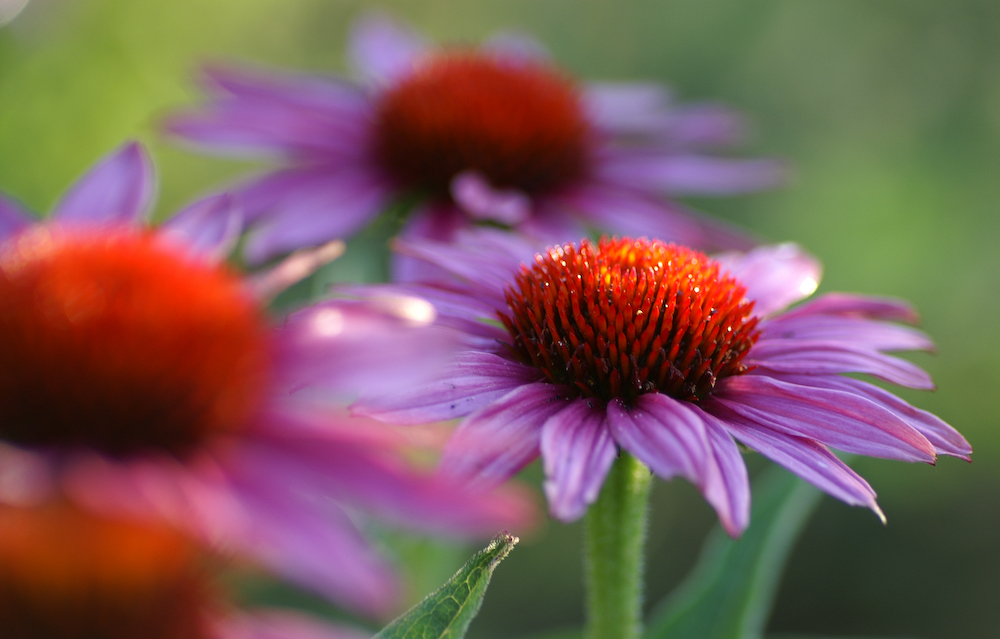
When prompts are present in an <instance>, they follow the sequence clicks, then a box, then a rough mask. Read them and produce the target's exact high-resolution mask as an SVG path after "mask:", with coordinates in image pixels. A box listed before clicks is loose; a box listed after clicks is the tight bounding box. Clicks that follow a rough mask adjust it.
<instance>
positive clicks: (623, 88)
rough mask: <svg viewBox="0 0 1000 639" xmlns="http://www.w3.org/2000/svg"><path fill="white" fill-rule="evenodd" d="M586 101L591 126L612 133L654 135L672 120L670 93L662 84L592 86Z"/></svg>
mask: <svg viewBox="0 0 1000 639" xmlns="http://www.w3.org/2000/svg"><path fill="white" fill-rule="evenodd" d="M582 100H583V105H584V109H586V112H587V115H588V118H589V119H590V121H591V123H592V124H593V125H594V126H595V127H597V128H598V129H603V130H605V131H608V132H610V133H623V134H628V133H650V132H653V131H657V130H660V129H661V128H662V127H663V125H664V123H665V122H666V121H667V119H668V117H669V116H668V111H667V110H668V108H669V106H670V93H669V92H668V91H667V90H666V89H665V88H664V87H663V86H661V85H659V84H649V83H638V82H636V83H591V84H588V85H587V86H586V88H584V90H583V95H582Z"/></svg>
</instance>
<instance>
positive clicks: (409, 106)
mask: <svg viewBox="0 0 1000 639" xmlns="http://www.w3.org/2000/svg"><path fill="white" fill-rule="evenodd" d="M350 54H351V59H352V61H353V63H354V65H355V67H356V70H357V73H358V75H360V77H361V78H362V80H363V81H364V82H365V84H366V86H363V87H358V86H356V85H354V84H350V83H347V82H344V81H339V80H334V79H330V78H307V77H294V76H289V75H278V74H268V73H261V72H248V71H237V70H221V69H212V70H210V71H209V72H208V80H209V87H210V89H211V90H212V92H213V94H214V95H213V98H212V100H211V101H210V102H209V103H208V104H207V105H206V106H205V108H203V109H202V110H200V111H194V112H190V113H186V114H180V115H178V116H176V117H174V118H173V119H172V120H171V121H170V122H169V125H168V128H169V130H170V131H171V132H173V133H174V134H175V135H178V136H180V137H181V138H183V139H185V140H187V141H190V142H193V143H195V144H197V145H199V146H200V147H203V148H207V149H210V150H216V151H223V152H232V151H237V152H238V151H242V152H251V153H260V152H270V153H277V154H279V155H280V156H282V157H283V158H284V162H285V166H284V168H282V169H280V170H278V171H275V172H273V173H269V174H266V175H264V176H262V177H260V178H258V179H256V180H253V181H252V182H250V183H249V184H247V185H246V186H245V187H244V189H243V196H244V199H245V202H246V206H247V210H248V220H249V221H250V223H251V225H252V226H253V230H252V231H251V236H250V238H249V240H248V242H247V245H246V254H247V257H248V258H249V259H250V260H251V261H252V262H259V261H263V260H266V259H268V258H270V257H272V256H274V255H277V254H280V253H282V252H286V251H288V250H291V249H295V248H299V247H302V246H309V245H314V244H318V243H321V242H324V241H327V240H330V239H332V238H337V237H343V236H347V235H349V234H351V233H353V232H354V231H355V230H357V229H358V228H359V227H360V226H361V225H363V224H365V223H366V222H367V221H369V220H371V219H372V218H373V217H374V216H375V215H376V214H378V213H379V212H380V211H382V210H384V209H385V208H387V206H388V205H389V204H390V203H392V202H394V201H398V200H401V199H404V198H406V197H410V196H412V195H414V194H416V195H418V196H419V197H418V200H419V202H420V203H419V204H418V206H417V209H416V210H415V212H414V213H413V215H412V217H411V218H410V220H409V222H408V223H407V225H406V227H405V228H404V230H403V235H404V237H408V238H420V237H423V238H432V239H436V240H442V241H448V240H450V239H452V238H453V237H454V236H455V233H456V232H458V230H459V229H461V228H465V227H468V226H469V225H471V224H474V223H477V222H484V221H487V222H491V223H496V224H500V225H505V226H508V227H516V228H517V229H518V230H520V231H522V232H525V233H528V234H532V235H534V236H536V237H539V238H543V239H545V240H546V241H551V242H562V241H566V240H568V239H575V238H578V237H581V236H582V235H585V232H584V230H585V229H586V228H588V227H592V226H596V227H598V228H602V229H606V230H609V231H614V232H621V233H652V234H654V235H656V236H658V237H664V238H668V239H672V240H675V241H682V242H684V243H686V244H689V245H697V246H704V247H718V246H722V247H746V246H748V245H749V242H748V240H747V238H746V237H745V236H744V235H741V234H740V233H736V232H734V231H732V230H729V229H728V228H726V227H725V226H723V225H721V224H719V223H713V222H710V221H708V220H705V219H702V218H699V217H698V216H696V215H694V214H692V213H690V212H687V211H685V210H684V209H683V207H682V206H680V205H679V204H677V203H676V202H674V201H671V200H669V199H665V198H666V197H672V196H677V195H684V194H709V195H729V194H734V193H741V192H747V191H754V190H758V189H762V188H766V187H769V186H773V185H774V184H776V183H777V182H779V181H780V180H781V179H782V175H783V169H782V167H781V165H780V164H779V163H777V162H774V161H772V160H761V159H733V158H727V157H721V156H720V155H719V154H718V153H717V151H716V149H717V148H719V147H726V146H731V145H734V144H735V143H737V142H738V141H739V139H740V137H741V132H742V128H743V127H742V124H741V122H740V119H739V118H738V116H736V115H735V114H733V113H731V112H730V111H728V110H726V109H723V108H721V107H718V106H715V105H695V106H691V107H678V106H675V105H673V104H672V103H671V101H670V97H669V95H668V93H667V92H666V91H665V90H664V89H662V88H661V87H659V86H656V85H652V84H618V85H612V84H591V85H580V84H578V83H576V82H575V81H573V80H572V79H571V78H569V77H568V76H567V75H566V74H565V73H564V72H563V71H561V70H560V69H559V68H558V67H556V66H555V65H554V64H553V63H552V61H551V60H550V59H549V58H548V57H547V55H546V54H545V52H544V51H543V50H542V48H541V47H540V46H539V45H537V44H536V43H534V42H532V41H530V40H528V39H526V38H517V37H512V36H509V35H508V36H505V37H497V38H494V39H493V40H491V41H489V42H487V43H485V44H483V45H482V46H481V47H479V48H470V47H462V48H445V49H438V48H435V47H432V46H430V45H428V44H426V43H424V42H423V41H422V40H421V38H420V37H419V36H417V35H416V34H414V33H413V32H411V31H410V30H408V29H407V28H405V27H403V26H400V25H398V24H396V23H393V22H391V21H389V20H387V19H385V18H381V17H376V16H368V17H366V18H363V19H361V20H359V21H358V22H357V24H356V25H355V27H354V29H353V31H352V33H351V44H350ZM396 269H397V272H396V275H397V276H398V277H401V278H407V279H413V278H417V277H418V276H419V271H420V269H421V266H420V265H419V263H416V262H413V261H409V260H408V259H407V258H405V257H404V258H401V259H400V260H399V261H397V263H396Z"/></svg>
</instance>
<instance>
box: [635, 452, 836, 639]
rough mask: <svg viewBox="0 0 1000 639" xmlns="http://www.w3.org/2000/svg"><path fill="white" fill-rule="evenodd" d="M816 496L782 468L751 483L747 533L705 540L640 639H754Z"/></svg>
mask: <svg viewBox="0 0 1000 639" xmlns="http://www.w3.org/2000/svg"><path fill="white" fill-rule="evenodd" d="M820 495H821V493H820V492H819V490H817V489H816V488H814V487H813V486H811V485H809V484H807V483H805V482H803V481H801V480H800V479H798V478H797V477H796V476H795V475H792V474H791V473H789V472H787V471H785V470H784V469H782V468H778V467H773V468H769V469H768V470H767V471H765V472H764V473H761V475H760V476H759V478H758V479H757V480H756V481H755V482H754V494H753V510H752V513H751V519H750V522H751V523H750V527H749V528H747V530H746V531H744V533H743V536H742V537H741V538H740V539H739V540H735V541H734V540H733V539H730V538H729V537H728V536H727V535H726V534H725V533H724V532H722V530H721V529H718V528H717V529H716V530H714V531H713V532H712V534H711V535H710V536H709V539H708V541H707V542H706V544H705V547H704V549H703V550H702V554H701V557H700V558H699V559H698V563H697V564H696V565H695V568H694V570H692V572H691V574H690V575H689V576H688V578H687V579H686V580H685V581H684V582H683V583H682V584H681V585H680V586H679V587H678V588H677V589H676V590H675V591H674V592H673V593H672V594H671V595H670V597H669V598H668V599H667V600H666V601H664V602H663V604H661V605H660V606H659V608H658V609H657V610H656V611H655V612H654V614H653V616H652V619H650V622H649V625H648V627H647V628H648V629H647V631H646V634H645V637H646V639H675V638H680V637H698V638H699V639H759V638H760V637H761V636H762V635H763V632H764V626H765V625H766V624H767V619H768V617H769V616H770V612H771V606H772V605H773V603H774V597H775V594H776V592H777V589H778V584H779V582H780V579H781V573H782V572H783V570H784V566H785V560H786V559H787V557H788V553H789V552H790V551H791V549H792V546H793V545H794V543H795V540H796V539H797V538H798V536H799V532H800V531H801V530H802V528H803V526H804V524H805V522H806V521H807V520H808V518H809V515H810V514H811V513H812V511H813V509H814V508H815V507H816V504H817V503H818V502H819V498H820Z"/></svg>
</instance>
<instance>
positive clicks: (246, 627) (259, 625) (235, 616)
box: [212, 608, 371, 639]
mask: <svg viewBox="0 0 1000 639" xmlns="http://www.w3.org/2000/svg"><path fill="white" fill-rule="evenodd" d="M212 631H213V632H212V637H215V638H216V639H369V638H370V637H371V632H369V631H366V630H363V629H361V628H354V627H351V626H344V625H340V624H333V623H330V622H328V621H320V620H319V619H318V618H315V617H311V616H307V615H304V614H302V613H300V612H294V611H291V610H280V609H277V608H270V609H255V610H253V611H252V612H241V613H231V614H229V615H227V616H225V617H223V618H221V619H216V620H214V621H213V623H212Z"/></svg>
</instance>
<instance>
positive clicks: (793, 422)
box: [714, 375, 936, 463]
mask: <svg viewBox="0 0 1000 639" xmlns="http://www.w3.org/2000/svg"><path fill="white" fill-rule="evenodd" d="M714 397H715V400H716V401H717V402H719V403H720V404H722V405H724V406H725V407H726V408H728V409H729V410H731V411H732V412H734V413H737V414H738V415H741V416H742V417H744V418H745V419H747V420H749V421H751V422H754V423H758V424H761V425H762V426H765V427H767V428H770V429H771V430H775V431H778V432H781V433H785V434H788V435H791V436H796V437H806V438H809V439H814V440H816V441H818V442H820V443H822V444H826V445H828V446H832V447H833V448H838V449H840V450H844V451H847V452H851V453H858V454H860V455H868V456H870V457H882V458H886V459H900V460H903V461H923V462H928V463H933V462H934V460H935V458H936V453H935V450H934V446H933V445H932V444H931V443H930V442H929V441H927V438H926V437H924V436H923V435H921V434H920V432H919V431H917V430H916V429H915V428H913V427H912V426H910V425H909V424H907V423H906V422H905V421H904V420H902V419H900V418H899V417H897V416H896V415H895V414H894V413H893V412H891V411H889V410H887V409H886V408H883V407H882V406H880V405H879V404H877V403H875V402H873V401H871V400H869V399H867V398H865V397H862V396H859V395H857V394H855V393H851V392H844V391H840V390H833V389H826V388H817V387H810V386H799V385H798V384H790V383H787V382H782V381H779V380H776V379H772V378H768V377H764V376H762V375H740V376H735V377H727V378H726V379H724V380H722V381H721V382H719V385H718V386H716V390H715V393H714Z"/></svg>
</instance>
